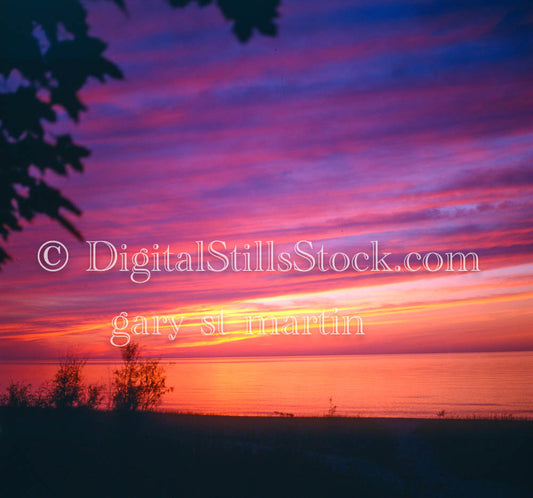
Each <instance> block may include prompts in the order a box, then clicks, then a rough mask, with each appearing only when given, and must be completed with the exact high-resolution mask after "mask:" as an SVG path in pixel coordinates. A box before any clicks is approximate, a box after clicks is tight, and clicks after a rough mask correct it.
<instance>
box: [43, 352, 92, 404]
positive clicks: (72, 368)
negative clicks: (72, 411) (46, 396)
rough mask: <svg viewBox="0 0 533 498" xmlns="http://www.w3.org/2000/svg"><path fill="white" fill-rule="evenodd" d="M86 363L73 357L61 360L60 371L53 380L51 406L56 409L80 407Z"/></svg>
mask: <svg viewBox="0 0 533 498" xmlns="http://www.w3.org/2000/svg"><path fill="white" fill-rule="evenodd" d="M84 365H85V361H83V360H80V359H79V358H76V357H74V356H72V355H67V356H65V357H64V358H63V359H61V360H60V363H59V369H58V370H57V372H56V374H55V376H54V379H53V380H52V384H51V390H50V404H51V405H53V406H55V407H56V408H73V407H75V406H79V405H80V404H81V401H82V396H83V384H82V370H83V366H84Z"/></svg>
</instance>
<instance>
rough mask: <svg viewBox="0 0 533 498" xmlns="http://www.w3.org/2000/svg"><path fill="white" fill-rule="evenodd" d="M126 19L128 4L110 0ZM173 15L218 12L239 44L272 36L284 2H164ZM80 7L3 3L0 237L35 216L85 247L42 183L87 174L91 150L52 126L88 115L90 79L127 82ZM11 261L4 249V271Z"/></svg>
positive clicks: (76, 2)
mask: <svg viewBox="0 0 533 498" xmlns="http://www.w3.org/2000/svg"><path fill="white" fill-rule="evenodd" d="M107 1H112V2H113V3H115V4H116V5H117V6H118V7H119V8H120V9H122V10H123V11H126V3H125V2H124V0H107ZM166 1H167V3H168V4H170V5H171V6H172V7H180V8H182V7H185V6H187V5H189V4H193V3H196V4H197V5H198V6H200V7H204V6H207V5H211V4H216V5H217V7H218V8H219V9H220V11H221V12H222V14H223V16H224V17H225V18H226V19H227V20H230V21H232V22H233V32H234V34H235V36H236V37H237V38H238V40H239V41H241V42H246V41H248V40H249V39H250V37H251V36H252V33H253V31H254V29H256V30H257V31H259V32H260V33H261V34H264V35H267V36H274V35H275V34H276V33H277V27H276V25H275V24H274V19H275V18H276V17H277V16H278V12H277V9H278V6H279V3H280V0H216V1H214V0H166ZM89 28H90V27H89V24H88V22H87V11H86V9H85V7H84V5H83V3H82V2H81V1H80V0H46V1H43V0H25V1H20V0H2V2H0V54H1V55H0V235H1V236H2V238H3V239H4V241H6V240H7V238H8V236H9V235H10V233H11V232H13V231H20V230H22V224H21V221H22V220H27V221H31V220H33V219H34V217H35V216H36V215H38V214H44V215H47V216H48V217H49V218H50V219H52V220H54V221H57V222H59V223H60V224H61V225H63V227H65V228H66V229H67V230H68V231H69V232H70V233H71V234H72V235H74V236H75V237H76V238H78V239H80V240H81V237H82V236H81V234H80V232H79V231H78V230H77V229H76V227H75V226H74V225H73V223H72V222H71V221H70V220H69V219H68V218H67V216H66V214H67V213H70V214H71V215H72V214H73V215H77V216H79V215H80V214H81V211H80V209H79V208H78V207H77V206H76V205H75V204H74V203H73V202H72V201H70V200H69V199H67V198H66V197H65V196H63V194H62V193H61V192H60V191H59V190H58V189H56V188H54V187H52V186H51V185H49V184H48V182H47V181H46V180H45V176H46V175H47V174H48V173H54V174H57V175H62V176H66V175H67V174H68V173H69V171H71V170H73V171H78V172H81V171H82V170H83V160H84V159H85V158H87V157H88V156H89V154H90V151H89V149H87V148H86V147H83V146H82V145H79V144H77V143H74V142H73V140H72V137H71V136H70V135H69V134H61V135H55V134H54V133H52V132H51V130H50V129H49V125H50V124H51V123H55V122H57V121H58V119H59V118H60V117H61V116H63V115H66V116H68V118H69V119H70V120H72V121H74V122H78V121H79V118H80V113H81V112H82V111H87V107H86V106H85V105H84V104H83V102H82V101H81V100H80V97H79V94H78V93H79V91H80V90H81V89H82V88H83V86H84V85H85V84H86V83H87V81H88V79H89V78H91V77H93V78H97V79H98V80H99V81H101V82H104V81H106V79H109V78H114V79H121V78H123V75H122V72H121V71H120V69H119V68H118V67H117V65H116V64H114V63H113V62H112V61H110V60H109V59H107V58H106V57H105V56H104V55H103V54H104V52H105V50H106V47H107V44H106V43H105V42H104V41H103V40H101V39H99V38H96V37H93V36H91V35H90V34H89ZM9 259H12V258H11V256H10V255H9V254H8V253H7V252H6V250H5V249H4V248H3V247H2V246H0V266H1V265H2V264H3V263H5V262H6V261H7V260H9Z"/></svg>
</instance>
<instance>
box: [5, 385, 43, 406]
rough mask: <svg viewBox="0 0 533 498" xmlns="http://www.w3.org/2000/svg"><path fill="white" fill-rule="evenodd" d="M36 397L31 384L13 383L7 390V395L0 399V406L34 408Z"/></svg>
mask: <svg viewBox="0 0 533 498" xmlns="http://www.w3.org/2000/svg"><path fill="white" fill-rule="evenodd" d="M34 403H35V396H34V394H33V393H32V390H31V384H24V383H23V382H13V381H11V383H10V384H9V386H7V388H6V394H4V395H2V396H1V397H0V405H2V406H9V407H10V408H28V407H30V406H34Z"/></svg>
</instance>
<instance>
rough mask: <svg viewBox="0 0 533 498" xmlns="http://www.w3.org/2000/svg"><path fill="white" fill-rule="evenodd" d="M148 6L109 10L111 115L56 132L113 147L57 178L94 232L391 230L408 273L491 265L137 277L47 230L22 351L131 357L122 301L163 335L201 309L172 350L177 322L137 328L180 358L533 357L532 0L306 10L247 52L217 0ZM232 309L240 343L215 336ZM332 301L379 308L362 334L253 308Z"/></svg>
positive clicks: (33, 244)
mask: <svg viewBox="0 0 533 498" xmlns="http://www.w3.org/2000/svg"><path fill="white" fill-rule="evenodd" d="M128 7H129V15H127V16H126V15H124V14H123V13H121V12H120V11H119V10H118V9H117V8H116V6H114V5H113V4H111V3H107V2H92V3H89V4H88V8H89V23H90V25H91V28H92V29H91V33H92V34H94V35H95V36H98V37H100V38H102V39H103V40H105V41H106V42H107V43H108V49H107V51H106V55H107V57H108V58H110V59H111V60H113V61H114V62H115V63H116V64H117V65H118V66H119V67H120V68H121V69H122V71H123V72H124V75H125V79H124V80H123V81H111V82H107V83H106V84H101V83H99V82H97V81H93V82H91V83H89V84H88V85H87V86H86V87H85V88H84V89H83V90H82V92H81V97H82V100H83V102H84V103H85V104H86V105H87V107H88V109H89V111H88V112H87V113H86V114H85V115H84V116H83V117H82V119H81V121H80V123H79V124H77V125H69V124H67V123H65V122H63V123H59V124H58V127H59V128H61V127H63V128H64V127H67V128H68V129H69V131H70V132H71V133H72V134H73V135H74V137H75V138H76V139H77V140H78V141H79V142H80V143H81V144H83V145H85V146H87V147H88V148H89V149H91V151H92V154H91V157H90V158H89V159H88V160H87V161H86V163H85V172H84V173H83V174H77V173H73V174H71V175H69V176H68V177H67V178H54V177H52V176H50V177H49V178H48V177H47V180H49V181H50V182H51V183H52V184H54V185H56V186H58V187H60V188H61V190H62V191H63V192H64V193H65V194H66V195H67V197H69V198H70V199H72V200H74V201H75V202H76V204H77V205H78V206H79V207H80V208H81V209H82V210H83V216H82V217H81V218H79V219H76V220H75V223H76V226H77V227H78V228H79V229H80V230H81V232H82V234H83V237H84V240H88V241H95V240H104V241H109V242H110V243H112V244H114V245H115V246H116V248H117V250H119V251H120V246H121V244H126V245H127V247H128V250H129V253H130V254H132V253H134V252H136V251H139V250H140V249H141V248H143V247H145V248H148V251H149V252H152V251H153V245H154V244H158V245H159V247H160V248H161V252H163V251H164V249H165V248H166V247H167V246H168V247H169V248H170V251H171V252H172V253H179V252H185V251H190V252H192V253H193V254H196V252H195V251H196V241H205V245H206V246H207V244H209V242H210V241H224V242H225V243H226V244H227V247H228V248H232V247H233V246H237V247H238V248H240V249H242V248H243V247H244V246H245V244H250V245H252V246H253V244H254V243H255V241H264V242H266V241H272V242H273V244H274V245H275V247H276V251H278V253H279V252H282V251H290V250H291V248H292V247H294V244H296V243H297V242H298V241H309V242H312V243H313V247H315V248H319V247H321V246H323V247H324V248H325V250H326V251H327V252H328V253H329V254H332V253H335V252H344V253H347V254H349V255H353V254H355V253H357V252H359V251H366V252H368V253H371V250H372V246H371V244H372V242H373V241H377V242H378V244H379V247H380V251H381V252H390V253H392V256H391V257H390V261H391V264H392V266H393V267H395V265H396V264H399V263H401V261H402V259H403V256H404V255H405V254H407V253H409V252H418V253H420V254H422V255H424V254H426V253H428V252H438V253H439V254H442V255H444V254H445V253H447V252H457V251H463V252H465V253H468V252H474V253H476V254H477V255H478V258H479V270H480V271H478V272H472V271H466V272H458V271H454V272H447V271H444V270H442V271H418V272H409V271H406V270H405V268H402V269H401V270H400V271H396V270H395V268H394V271H391V272H372V271H365V272H358V271H355V270H353V269H347V270H346V271H342V272H334V271H331V270H330V271H324V272H322V271H319V270H317V269H315V270H313V271H309V272H298V271H295V270H292V271H274V272H267V271H258V272H242V271H241V272H236V271H230V270H228V271H225V272H209V271H207V272H195V271H191V272H163V271H162V272H157V273H156V272H153V273H152V275H151V278H150V280H149V281H148V282H146V283H142V284H138V283H134V282H132V281H131V279H130V272H120V271H118V268H119V266H120V263H117V266H116V267H115V268H113V269H112V270H109V271H107V272H88V271H87V268H88V266H89V246H88V244H86V243H83V242H82V243H80V242H78V241H76V240H75V239H74V238H72V236H71V235H69V234H68V233H67V232H66V231H65V230H64V229H62V228H61V227H60V226H57V225H56V224H54V223H52V222H50V221H48V220H47V219H45V218H37V219H36V220H35V221H34V222H33V223H32V224H27V225H26V226H25V228H24V231H23V232H21V233H17V234H14V235H12V236H11V237H10V240H9V242H8V244H7V246H6V247H7V249H8V251H9V252H10V253H11V254H12V255H13V256H14V259H15V261H13V262H10V263H9V264H7V265H6V266H5V268H3V269H2V272H1V274H0V292H1V299H0V317H1V318H0V358H1V359H3V360H7V359H12V360H37V359H38V360H46V359H56V358H57V356H58V355H60V354H62V353H64V352H65V351H66V350H71V349H74V350H76V351H79V352H81V353H83V354H85V355H87V356H89V357H91V358H115V357H116V356H117V348H116V347H115V346H113V345H112V344H111V342H110V339H111V336H112V330H113V327H112V320H113V318H114V317H116V316H118V315H119V314H120V313H121V312H126V313H127V314H128V318H129V319H130V322H131V321H132V320H133V319H134V317H136V316H144V317H147V318H148V320H147V323H148V325H149V326H150V328H151V329H153V319H152V318H151V317H154V316H161V317H163V316H165V317H167V316H168V317H170V316H174V317H176V320H177V321H178V322H179V319H180V318H183V321H182V322H181V323H182V327H181V328H180V329H179V332H178V333H177V335H176V336H175V338H174V340H170V339H169V337H168V334H169V333H170V334H172V333H173V329H172V328H171V326H170V325H168V324H162V328H161V330H160V332H161V333H160V334H159V335H154V334H152V333H150V334H148V335H134V334H133V333H132V334H131V336H132V339H133V340H136V341H138V342H140V343H141V344H142V346H143V348H145V350H146V351H147V352H148V353H149V354H153V355H158V356H160V357H181V356H256V355H300V354H313V355H316V354H349V353H354V354H355V353H407V352H433V351H444V352H448V351H449V352H453V351H509V350H532V349H533V334H532V332H533V330H532V328H533V327H532V324H533V317H532V312H531V310H532V309H533V306H532V304H533V303H532V296H533V286H532V276H533V261H532V258H531V255H532V252H533V226H532V223H531V214H532V200H533V197H532V193H533V188H532V184H533V168H532V161H533V126H532V125H533V90H532V88H533V85H532V83H533V67H532V61H533V58H532V52H533V42H532V40H533V37H532V36H531V35H532V24H533V11H532V9H531V7H528V6H527V2H519V1H506V2H503V1H483V2H481V1H473V2H464V3H463V2H440V1H431V0H420V1H415V2H408V3H407V2H402V1H396V0H385V1H381V2H369V1H360V2H356V1H351V2H350V1H340V0H337V1H335V0H334V1H331V2H320V1H316V0H305V1H304V0H285V1H284V2H282V6H281V8H280V18H279V19H278V21H277V23H278V26H279V33H278V35H277V36H276V37H273V38H271V37H265V36H261V35H258V34H257V33H255V34H254V36H253V37H252V39H251V40H250V41H249V42H248V43H246V44H241V43H239V42H238V41H237V39H236V38H235V37H234V36H233V35H232V33H231V25H230V24H229V23H228V22H226V21H225V20H224V19H223V18H222V16H221V14H220V12H219V11H218V10H217V9H216V8H215V7H213V6H210V7H206V8H203V9H199V8H198V7H197V6H196V7H192V6H190V7H188V8H186V9H177V10H173V9H171V8H170V7H168V6H167V5H166V4H165V3H164V2H162V1H156V0H152V1H150V2H141V1H140V0H137V1H130V2H128ZM48 240H57V241H61V242H62V243H64V244H65V245H66V246H67V247H68V250H69V252H70V259H69V263H68V265H67V267H66V268H65V269H64V270H62V271H59V272H54V273H50V272H46V271H45V270H44V269H42V268H41V267H40V266H39V264H38V262H37V258H36V255H37V252H38V249H39V247H40V246H41V244H43V243H44V242H46V241H48ZM102 257H103V256H102ZM194 257H196V256H194ZM207 257H208V256H207ZM443 257H444V256H443ZM104 259H105V258H104ZM208 259H209V257H208ZM211 259H212V258H211ZM334 310H337V311H336V312H334ZM221 311H223V313H224V323H225V332H226V333H225V334H224V335H221V334H213V335H211V336H208V335H206V334H202V333H201V326H202V323H201V320H202V318H203V317H206V316H212V317H216V316H219V314H220V312H221ZM322 311H324V312H325V313H326V314H328V317H330V316H332V315H333V314H335V313H336V314H337V315H338V316H339V317H340V318H339V323H342V316H359V317H361V320H362V323H363V330H364V334H352V335H342V334H339V335H335V336H332V335H322V334H321V333H320V330H319V327H318V326H315V327H313V328H312V331H311V334H309V335H306V334H302V333H300V334H298V335H295V334H291V335H285V334H279V335H272V334H270V333H267V334H265V335H264V336H262V335H260V334H255V333H254V334H246V333H245V327H246V319H247V318H246V317H248V316H255V315H258V314H259V315H261V316H275V317H277V318H279V320H280V321H281V320H283V319H284V317H287V316H294V317H295V318H297V319H298V320H301V319H302V320H303V318H302V317H305V316H318V315H319V314H320V313H321V312H322ZM328 319H330V318H328ZM330 323H332V322H328V324H330ZM130 325H131V323H130ZM137 330H138V329H137Z"/></svg>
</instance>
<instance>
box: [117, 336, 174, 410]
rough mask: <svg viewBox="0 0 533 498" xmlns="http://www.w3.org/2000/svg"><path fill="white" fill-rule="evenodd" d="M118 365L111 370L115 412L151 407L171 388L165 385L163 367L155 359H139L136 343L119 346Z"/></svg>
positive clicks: (158, 402)
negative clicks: (121, 362) (119, 363)
mask: <svg viewBox="0 0 533 498" xmlns="http://www.w3.org/2000/svg"><path fill="white" fill-rule="evenodd" d="M122 361H123V365H122V368H120V369H118V370H115V371H114V372H113V377H114V378H113V394H112V405H113V408H114V409H115V410H119V411H136V410H151V409H153V408H155V407H157V406H158V405H159V404H160V403H161V399H162V397H163V395H164V394H165V393H167V392H169V391H171V390H172V388H168V387H167V386H166V376H165V370H164V368H163V367H162V366H161V365H159V361H158V360H147V359H144V358H141V356H140V351H139V346H138V344H135V343H129V344H128V345H127V346H124V348H123V349H122Z"/></svg>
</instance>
